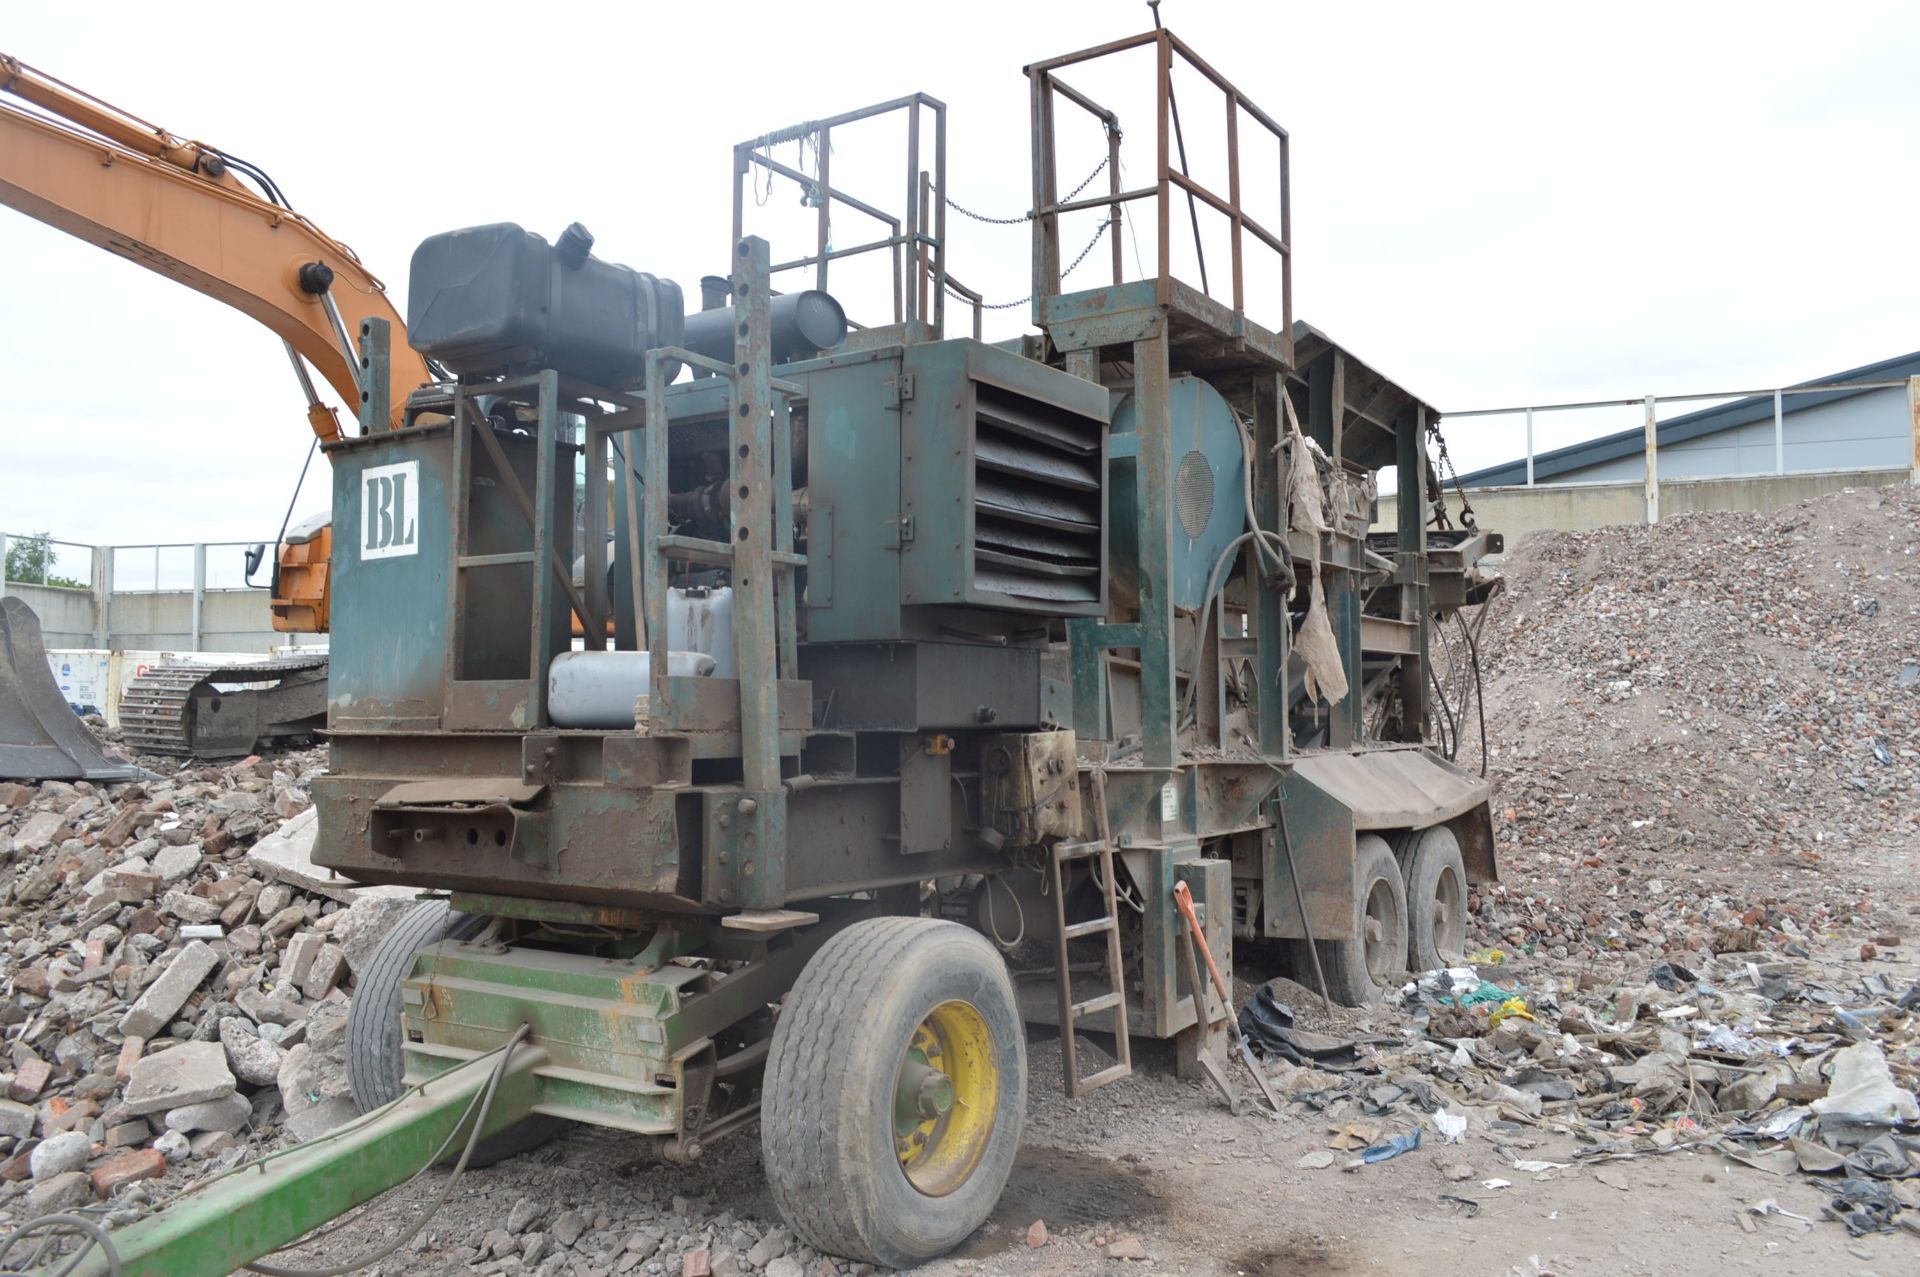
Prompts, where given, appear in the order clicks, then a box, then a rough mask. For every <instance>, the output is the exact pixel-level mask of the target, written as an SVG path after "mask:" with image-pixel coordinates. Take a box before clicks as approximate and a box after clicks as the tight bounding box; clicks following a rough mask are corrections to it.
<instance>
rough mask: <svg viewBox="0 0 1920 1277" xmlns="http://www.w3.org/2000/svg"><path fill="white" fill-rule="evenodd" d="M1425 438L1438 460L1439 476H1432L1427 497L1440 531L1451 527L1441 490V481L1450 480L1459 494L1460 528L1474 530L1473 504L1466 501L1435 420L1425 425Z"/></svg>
mask: <svg viewBox="0 0 1920 1277" xmlns="http://www.w3.org/2000/svg"><path fill="white" fill-rule="evenodd" d="M1427 438H1429V439H1431V440H1432V441H1433V447H1434V451H1435V452H1436V453H1437V454H1438V455H1439V458H1440V470H1441V474H1440V475H1436V476H1434V481H1433V491H1432V492H1431V493H1430V494H1429V496H1430V497H1431V498H1432V499H1433V508H1434V513H1435V517H1436V518H1437V519H1438V521H1439V525H1440V527H1441V529H1442V530H1443V531H1444V530H1446V529H1447V528H1448V527H1450V526H1451V525H1450V524H1449V523H1448V520H1447V502H1446V495H1445V492H1444V491H1443V489H1442V488H1441V482H1442V480H1443V479H1452V480H1453V490H1454V491H1455V492H1457V493H1459V494H1460V526H1461V527H1463V528H1466V529H1468V530H1469V531H1472V530H1474V529H1476V528H1477V527H1478V524H1477V522H1476V521H1475V519H1474V517H1473V502H1471V501H1469V500H1467V489H1466V485H1465V484H1463V483H1461V482H1460V473H1459V471H1457V470H1455V469H1454V468H1453V458H1452V457H1450V456H1448V455H1447V437H1446V436H1445V435H1443V434H1441V433H1440V422H1439V420H1438V419H1437V418H1436V419H1435V420H1432V421H1429V422H1428V423H1427Z"/></svg>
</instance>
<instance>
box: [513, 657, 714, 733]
mask: <svg viewBox="0 0 1920 1277" xmlns="http://www.w3.org/2000/svg"><path fill="white" fill-rule="evenodd" d="M729 655H731V648H729ZM652 657H653V654H652V653H651V652H562V653H560V655H558V656H556V657H554V658H553V664H552V665H549V666H548V667H547V717H549V718H551V719H552V720H553V724H554V726H556V727H594V728H600V729H603V730H619V729H622V728H630V727H632V726H633V725H634V724H635V723H636V722H637V721H638V718H637V716H636V714H635V713H634V702H635V701H636V700H637V699H638V698H640V697H642V696H645V695H647V693H648V691H649V689H650V688H651V686H652V678H651V675H652V668H653V659H652ZM713 671H714V660H713V657H711V656H708V655H707V654H706V653H705V652H680V651H670V652H668V653H667V673H668V674H670V675H672V676H673V677H675V678H689V677H695V676H704V675H710V674H712V673H713Z"/></svg>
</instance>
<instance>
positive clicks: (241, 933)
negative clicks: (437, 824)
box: [0, 750, 404, 1221]
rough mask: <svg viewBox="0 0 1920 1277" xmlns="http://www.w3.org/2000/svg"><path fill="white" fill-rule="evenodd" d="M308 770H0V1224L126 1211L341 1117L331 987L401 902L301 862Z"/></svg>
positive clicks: (343, 982)
mask: <svg viewBox="0 0 1920 1277" xmlns="http://www.w3.org/2000/svg"><path fill="white" fill-rule="evenodd" d="M144 761H146V762H147V763H148V764H149V765H150V766H151V765H154V764H156V763H158V762H160V761H161V760H156V759H147V760H144ZM323 761H324V754H323V752H322V751H319V750H312V751H306V752H302V753H290V754H283V755H280V756H278V757H275V758H273V759H263V758H248V759H246V760H244V761H241V762H238V763H235V764H232V765H230V766H226V767H212V766H204V765H202V766H193V767H189V768H188V769H186V770H183V771H179V772H176V773H174V774H172V775H170V776H164V777H160V778H157V779H152V780H147V781H139V782H133V783H128V784H115V785H107V786H96V785H90V784H87V783H85V782H76V783H72V784H68V783H64V782H59V781H44V782H41V783H39V784H37V785H21V784H14V783H9V782H0V864H4V865H5V866H6V872H5V874H4V875H3V876H0V980H3V981H4V987H5V989H6V998H5V1000H4V1001H3V1002H0V1026H4V1032H5V1040H6V1043H7V1048H8V1052H9V1058H8V1059H7V1060H5V1061H4V1062H0V1070H4V1071H0V1095H3V1096H4V1098H0V1217H5V1218H8V1219H10V1220H13V1221H18V1220H22V1219H30V1218H35V1217H38V1216H40V1215H43V1214H46V1213H48V1212H52V1211H59V1210H63V1209H72V1208H75V1207H79V1206H85V1205H87V1204H90V1203H93V1202H96V1201H99V1200H101V1199H104V1198H107V1197H109V1196H113V1197H114V1205H115V1206H116V1207H122V1206H129V1207H137V1206H139V1205H140V1204H142V1203H143V1202H144V1201H145V1200H147V1198H148V1191H147V1188H146V1186H143V1185H141V1184H140V1183H139V1181H145V1180H152V1179H159V1178H161V1177H163V1176H166V1175H167V1174H168V1172H169V1169H170V1168H177V1171H178V1174H177V1178H179V1179H180V1180H182V1181H183V1182H184V1181H185V1180H188V1179H191V1178H197V1177H198V1176H199V1175H201V1174H204V1173H206V1172H209V1171H213V1170H220V1169H225V1168H227V1167H230V1166H232V1165H235V1164H237V1163H238V1162H240V1161H241V1160H244V1159H245V1158H246V1157H248V1156H249V1155H253V1154H257V1153H258V1152H260V1151H263V1150H264V1149H265V1148H267V1147H270V1146H272V1145H273V1144H274V1143H276V1142H278V1141H280V1140H282V1139H284V1138H292V1139H296V1140H298V1139H306V1138H310V1137H312V1136H313V1135H316V1134H319V1133H321V1132H323V1131H326V1130H329V1129H332V1128H333V1127H335V1126H337V1125H339V1124H341V1123H342V1122H344V1121H345V1120H346V1119H348V1118H349V1117H351V1116H352V1115H353V1113H354V1108H353V1104H352V1099H351V1092H350V1088H349V1085H348V1082H347V1078H346V1074H345V1069H344V1065H343V1060H344V1040H345V1027H346V1008H347V1000H346V999H347V989H348V988H349V987H350V985H351V982H352V973H353V969H354V966H355V964H356V963H357V962H360V961H364V960H365V958H367V957H369V956H370V950H371V946H372V943H373V942H374V941H375V940H376V939H377V936H378V935H379V934H381V933H383V931H384V925H383V924H384V923H385V922H386V921H387V920H388V919H389V918H390V917H391V915H392V913H393V911H394V909H395V908H396V907H397V906H398V905H400V904H404V901H401V900H397V899H396V898H395V897H394V896H393V895H392V894H391V893H375V894H374V895H373V896H372V897H371V898H367V899H359V900H356V898H355V897H356V892H355V890H354V889H353V888H352V886H351V885H350V884H347V883H345V882H334V881H329V880H328V877H327V875H325V874H324V871H321V872H316V871H314V870H313V869H312V868H311V866H309V865H306V864H305V859H304V856H303V855H302V854H301V852H302V849H303V848H304V847H306V846H310V843H311V832H312V821H313V814H312V808H311V806H310V800H309V798H308V796H307V783H308V780H309V778H310V777H311V776H312V774H313V773H314V772H315V771H317V770H319V769H320V768H321V766H322V765H323ZM350 902H351V903H350ZM123 1185H133V1187H131V1188H128V1189H127V1190H126V1191H125V1192H123V1193H120V1194H118V1195H115V1190H116V1189H120V1188H121V1187H122V1186H123ZM169 1187H171V1186H169Z"/></svg>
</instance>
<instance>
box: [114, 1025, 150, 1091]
mask: <svg viewBox="0 0 1920 1277" xmlns="http://www.w3.org/2000/svg"><path fill="white" fill-rule="evenodd" d="M146 1050H147V1040H146V1039H145V1038H140V1037H129V1038H128V1039H127V1040H126V1041H125V1042H122V1043H121V1044H120V1058H119V1059H118V1060H117V1061H115V1062H114V1066H113V1080H114V1081H116V1082H118V1083H120V1084H121V1085H122V1086H124V1085H126V1081H127V1079H128V1078H129V1077H131V1076H132V1075H133V1066H134V1065H136V1064H138V1063H140V1057H141V1056H142V1055H144V1054H145V1053H146Z"/></svg>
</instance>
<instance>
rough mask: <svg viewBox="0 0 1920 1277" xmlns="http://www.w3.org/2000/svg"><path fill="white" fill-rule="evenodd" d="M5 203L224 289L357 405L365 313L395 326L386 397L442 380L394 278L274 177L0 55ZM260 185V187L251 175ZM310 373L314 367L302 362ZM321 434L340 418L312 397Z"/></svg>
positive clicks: (183, 277)
mask: <svg viewBox="0 0 1920 1277" xmlns="http://www.w3.org/2000/svg"><path fill="white" fill-rule="evenodd" d="M0 90H5V92H6V93H9V94H12V95H13V96H14V97H16V98H19V99H21V100H22V101H24V102H28V103H31V104H32V105H33V106H34V107H37V108H38V110H37V111H36V110H27V109H24V108H22V107H19V106H16V105H14V104H13V103H11V102H9V101H7V100H6V99H5V98H4V97H0V204H5V205H7V206H8V207H11V208H15V209H18V210H19V211H20V212H22V213H25V214H26V215H27V216H29V217H32V218H35V219H37V220H39V221H42V222H45V223H47V224H48V225H50V226H57V227H59V228H60V229H61V230H63V231H66V232H67V233H68V234H70V235H74V236H77V237H79V238H80V239H83V240H86V241H87V242H88V243H90V244H97V245H98V246H100V247H101V248H104V249H106V250H107V251H108V252H111V253H117V254H118V255H120V256H121V257H125V258H127V259H128V260H129V261H134V262H138V263H139V264H140V265H142V266H145V267H147V268H148V269H149V270H153V271H158V272H159V273H160V274H162V275H165V276H166V277H167V278H169V279H172V280H176V281H178V282H179V283H182V284H185V285H186V286H187V287H188V288H191V289H194V290H195V291H196V292H201V293H205V294H206V295H207V296H209V297H214V298H218V299H219V300H220V301H223V302H225V303H227V304H228V305H229V306H232V307H234V308H235V309H236V310H239V311H242V312H243V313H245V314H247V315H251V316H252V317H253V318H254V319H257V320H259V321H260V322H261V323H262V324H264V325H266V326H267V327H268V328H270V329H272V330H273V331H274V332H275V333H277V334H279V336H280V337H282V338H283V339H284V340H285V341H286V343H287V345H288V347H289V349H290V350H292V351H294V352H297V354H298V355H299V356H301V357H302V358H304V359H305V360H306V361H307V362H308V363H310V364H312V365H313V367H314V368H315V369H316V370H318V372H319V373H320V375H321V376H322V377H324V378H325V379H326V381H327V383H328V384H329V385H330V386H332V387H333V389H334V391H335V392H336V393H338V394H339V395H340V396H341V398H342V399H344V400H345V401H346V402H347V403H348V404H349V405H351V411H353V412H355V413H357V412H358V411H359V405H360V402H361V393H362V391H361V387H360V382H359V376H358V368H357V365H358V363H359V359H358V356H357V354H356V353H355V351H354V347H353V342H354V340H355V338H354V336H353V335H354V334H357V333H358V332H359V331H360V322H361V320H363V319H367V318H379V319H384V320H386V321H387V323H388V324H390V325H392V330H393V337H394V340H393V342H392V353H391V372H390V375H389V385H388V393H387V397H386V398H387V403H388V404H389V405H391V411H392V416H393V421H392V424H393V425H396V426H397V425H398V424H399V422H400V415H401V412H402V411H403V409H404V406H405V403H406V399H407V395H408V394H409V393H411V392H412V391H413V390H414V388H415V387H417V386H419V385H421V384H422V383H423V382H426V381H429V380H431V376H430V374H429V371H428V368H427V365H426V363H425V361H424V360H422V359H421V358H420V356H419V355H418V354H416V353H415V352H414V350H413V348H412V347H411V346H409V345H408V344H407V342H406V324H405V323H404V322H403V321H402V320H401V318H400V316H399V314H398V313H397V312H396V311H395V310H394V308H393V303H392V302H391V301H389V300H388V298H387V291H386V286H385V285H384V284H382V283H381V282H380V281H379V279H377V278H376V277H375V276H374V275H373V273H372V272H371V271H369V270H367V269H366V267H364V266H362V265H361V264H360V260H359V259H358V258H357V257H355V256H354V254H353V250H352V249H350V248H348V247H347V246H346V245H344V244H342V243H340V242H339V241H338V240H336V239H334V238H332V237H331V236H329V235H327V234H326V233H325V232H323V231H321V230H320V229H319V228H318V227H317V226H315V225H314V224H313V223H312V222H309V221H308V220H307V219H306V218H304V217H302V216H300V214H298V213H296V212H294V211H293V210H292V209H291V208H288V207H286V206H285V204H284V203H282V202H277V195H278V192H277V191H275V190H274V188H273V187H272V184H271V181H270V180H267V179H265V177H264V175H263V174H259V173H258V171H257V170H254V169H252V167H251V166H249V165H247V164H245V162H244V161H241V160H238V159H236V158H235V157H233V156H230V155H227V154H225V153H224V152H221V151H219V150H216V149H215V148H213V147H210V146H207V145H205V144H203V143H200V142H191V141H187V140H185V139H183V138H180V137H177V136H175V135H174V134H172V133H169V132H168V131H167V130H165V129H163V128H160V127H158V126H157V125H153V124H149V123H147V122H146V121H144V120H142V119H140V118H139V117H137V116H134V115H130V114H128V113H127V112H125V111H122V110H120V109H118V108H117V107H114V106H111V105H109V104H107V103H106V102H103V101H101V100H100V99H98V98H95V97H93V96H91V95H90V94H87V93H85V92H83V91H82V90H79V89H76V88H74V87H73V86H71V85H68V84H64V83H62V82H61V81H59V80H56V79H54V78H53V77H52V76H49V75H47V74H45V73H43V72H40V71H36V70H34V69H33V68H32V67H29V66H26V65H24V64H23V63H21V62H20V61H19V60H18V59H16V58H11V57H7V56H5V55H4V54H0ZM243 172H244V173H246V174H247V175H248V176H250V177H256V178H257V179H259V180H260V181H261V184H262V186H263V189H264V191H265V192H266V193H256V192H255V191H254V190H252V189H250V188H249V187H248V186H247V185H246V184H245V183H243V182H242V181H241V180H240V175H241V173H243ZM295 368H296V371H298V372H299V373H300V375H301V377H302V379H303V381H304V379H305V370H304V369H301V368H300V367H299V365H298V363H297V361H296V364H295ZM308 419H309V421H310V423H311V424H312V426H313V429H314V432H315V434H317V435H318V436H319V437H320V438H321V439H322V440H332V439H337V438H339V437H340V428H339V424H338V422H337V421H336V419H335V418H334V416H333V413H332V412H331V411H330V410H329V409H327V408H326V406H325V405H323V404H321V403H320V402H319V399H318V398H317V396H314V395H313V394H312V393H311V390H310V388H309V394H308Z"/></svg>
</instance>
